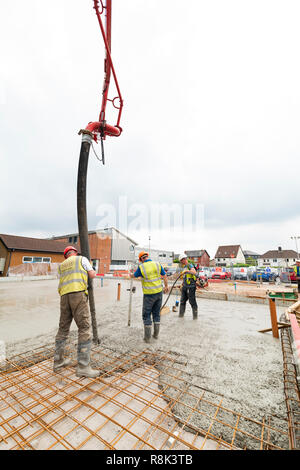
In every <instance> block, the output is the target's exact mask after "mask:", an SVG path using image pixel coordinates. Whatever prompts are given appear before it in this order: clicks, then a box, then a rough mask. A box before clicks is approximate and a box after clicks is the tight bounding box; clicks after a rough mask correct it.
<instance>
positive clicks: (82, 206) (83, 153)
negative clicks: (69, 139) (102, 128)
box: [77, 130, 100, 344]
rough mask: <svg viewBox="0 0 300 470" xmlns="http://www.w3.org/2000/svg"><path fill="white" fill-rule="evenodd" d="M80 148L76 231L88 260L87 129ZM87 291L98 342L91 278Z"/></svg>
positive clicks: (95, 339) (93, 327) (82, 250)
mask: <svg viewBox="0 0 300 470" xmlns="http://www.w3.org/2000/svg"><path fill="white" fill-rule="evenodd" d="M80 133H81V134H82V141H81V149H80V156H79V165H78V177H77V219H78V233H79V239H80V249H81V254H82V256H85V257H86V258H87V259H88V260H90V246H89V238H88V223H87V211H86V181H87V169H88V162H89V153H90V147H91V144H92V139H93V137H92V134H91V132H89V131H85V130H82V131H81V132H80ZM88 293H89V304H90V312H91V318H92V329H93V341H94V343H95V344H99V343H100V340H99V336H98V329H97V320H96V308H95V299H94V289H93V280H92V279H90V278H89V280H88Z"/></svg>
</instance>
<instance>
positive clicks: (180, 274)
mask: <svg viewBox="0 0 300 470" xmlns="http://www.w3.org/2000/svg"><path fill="white" fill-rule="evenodd" d="M181 276H182V273H180V274H179V276H178V277H177V278H176V279H175V281H174V282H173V285H172V287H171V289H170V292H169V295H168V297H167V299H166V301H165V303H164V304H163V306H162V307H161V309H160V312H161V311H162V309H163V308H164V306H165V305H166V303H167V302H168V300H169V298H170V295H171V293H172V290H173V289H174V287H175V284H176V282H177V281H178V279H179V278H180V277H181Z"/></svg>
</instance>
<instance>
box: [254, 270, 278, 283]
mask: <svg viewBox="0 0 300 470" xmlns="http://www.w3.org/2000/svg"><path fill="white" fill-rule="evenodd" d="M277 277H278V276H277V274H275V273H272V272H271V271H254V273H252V277H251V279H252V281H256V280H257V278H258V279H259V280H260V279H261V280H262V281H265V282H269V281H275V280H276V278H277Z"/></svg>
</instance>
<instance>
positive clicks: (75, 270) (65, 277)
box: [58, 256, 88, 295]
mask: <svg viewBox="0 0 300 470" xmlns="http://www.w3.org/2000/svg"><path fill="white" fill-rule="evenodd" d="M81 260H82V256H70V257H69V258H67V259H66V260H65V261H64V262H63V263H61V265H60V266H59V267H58V273H59V285H58V292H59V294H60V295H65V294H70V293H71V292H81V291H84V292H85V293H86V294H88V290H87V288H88V274H87V271H86V270H85V269H84V268H83V266H82V263H81Z"/></svg>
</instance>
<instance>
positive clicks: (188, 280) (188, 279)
mask: <svg viewBox="0 0 300 470" xmlns="http://www.w3.org/2000/svg"><path fill="white" fill-rule="evenodd" d="M193 267H194V266H193V265H190V264H188V268H189V269H192V268H193ZM196 279H197V278H196V276H195V275H194V274H185V282H186V284H187V285H189V284H190V283H191V280H193V281H196Z"/></svg>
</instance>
